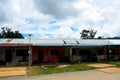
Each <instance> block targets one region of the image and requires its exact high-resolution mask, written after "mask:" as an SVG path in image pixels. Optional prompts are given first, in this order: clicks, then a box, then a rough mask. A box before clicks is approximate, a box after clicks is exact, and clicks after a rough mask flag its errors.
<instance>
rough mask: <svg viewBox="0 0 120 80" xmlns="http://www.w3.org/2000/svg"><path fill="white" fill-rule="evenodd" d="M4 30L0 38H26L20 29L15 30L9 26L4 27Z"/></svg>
mask: <svg viewBox="0 0 120 80" xmlns="http://www.w3.org/2000/svg"><path fill="white" fill-rule="evenodd" d="M1 29H2V31H1V33H0V38H24V37H23V35H22V34H21V33H19V31H15V32H13V31H12V30H11V29H10V28H8V27H2V28H1Z"/></svg>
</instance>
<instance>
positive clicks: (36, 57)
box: [0, 39, 120, 64]
mask: <svg viewBox="0 0 120 80" xmlns="http://www.w3.org/2000/svg"><path fill="white" fill-rule="evenodd" d="M28 53H31V57H30V59H31V60H32V63H51V62H69V61H73V62H77V61H79V62H92V61H107V60H112V61H118V60H120V40H119V39H110V40H108V39H64V40H63V39H0V64H4V63H5V64H6V63H9V62H12V63H18V62H28V60H29V54H28Z"/></svg>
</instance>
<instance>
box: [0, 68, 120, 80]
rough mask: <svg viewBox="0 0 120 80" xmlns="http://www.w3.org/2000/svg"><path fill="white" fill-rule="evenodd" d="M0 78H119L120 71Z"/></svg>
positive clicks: (100, 79) (65, 79)
mask: <svg viewBox="0 0 120 80" xmlns="http://www.w3.org/2000/svg"><path fill="white" fill-rule="evenodd" d="M0 80H120V73H113V74H109V73H104V72H101V71H98V70H88V71H79V72H67V73H57V74H48V75H40V76H14V77H6V78H0Z"/></svg>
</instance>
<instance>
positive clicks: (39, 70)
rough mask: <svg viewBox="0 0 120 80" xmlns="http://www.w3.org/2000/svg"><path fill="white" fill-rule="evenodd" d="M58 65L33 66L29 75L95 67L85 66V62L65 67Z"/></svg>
mask: <svg viewBox="0 0 120 80" xmlns="http://www.w3.org/2000/svg"><path fill="white" fill-rule="evenodd" d="M57 66H58V65H54V66H50V65H47V66H45V68H46V69H42V68H41V67H42V66H33V67H32V68H31V73H30V75H41V74H53V73H62V72H74V71H83V70H91V69H95V68H93V67H90V66H87V64H85V63H81V64H72V65H68V66H67V67H63V68H57Z"/></svg>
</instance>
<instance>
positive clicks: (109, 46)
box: [108, 39, 112, 61]
mask: <svg viewBox="0 0 120 80" xmlns="http://www.w3.org/2000/svg"><path fill="white" fill-rule="evenodd" d="M108 50H109V59H110V61H111V53H112V51H111V49H110V41H109V39H108Z"/></svg>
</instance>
